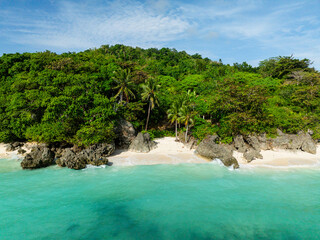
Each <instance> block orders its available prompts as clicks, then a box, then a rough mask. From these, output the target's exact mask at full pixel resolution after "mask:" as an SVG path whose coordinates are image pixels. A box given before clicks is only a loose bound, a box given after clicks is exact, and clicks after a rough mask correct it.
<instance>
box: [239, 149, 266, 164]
mask: <svg viewBox="0 0 320 240" xmlns="http://www.w3.org/2000/svg"><path fill="white" fill-rule="evenodd" d="M243 157H244V158H245V159H246V160H247V162H251V161H253V160H255V159H257V158H260V159H262V158H263V157H262V155H261V154H260V151H258V150H255V149H253V148H248V149H247V150H246V151H245V152H244V153H243Z"/></svg>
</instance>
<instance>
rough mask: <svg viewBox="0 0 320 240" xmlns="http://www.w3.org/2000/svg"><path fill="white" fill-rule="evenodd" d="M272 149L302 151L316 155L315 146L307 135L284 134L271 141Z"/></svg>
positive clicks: (300, 133)
mask: <svg viewBox="0 0 320 240" xmlns="http://www.w3.org/2000/svg"><path fill="white" fill-rule="evenodd" d="M279 131H280V130H279ZM272 147H273V148H279V149H291V150H300V149H301V150H302V151H305V152H308V153H312V154H316V151H317V145H316V143H315V141H313V139H312V138H311V136H310V135H309V134H308V133H304V132H299V133H298V134H284V133H282V134H281V135H279V136H278V137H276V138H274V139H272Z"/></svg>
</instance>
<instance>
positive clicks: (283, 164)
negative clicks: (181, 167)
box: [109, 137, 320, 168]
mask: <svg viewBox="0 0 320 240" xmlns="http://www.w3.org/2000/svg"><path fill="white" fill-rule="evenodd" d="M155 141H156V143H157V148H156V149H154V150H152V151H150V152H149V153H136V152H131V151H127V150H117V151H116V152H115V153H114V154H113V155H112V156H110V157H109V161H110V162H112V163H113V165H114V166H130V165H153V164H179V163H208V162H210V161H209V160H207V159H205V158H202V157H200V156H198V155H196V154H195V153H194V150H190V149H189V148H188V147H186V146H184V145H183V144H182V143H180V142H176V141H175V138H172V137H165V138H161V139H156V140H155ZM261 154H262V156H263V159H256V160H254V161H252V162H250V163H247V161H246V160H245V159H244V158H243V154H242V153H239V152H236V151H235V152H234V157H235V158H236V159H237V160H238V162H239V165H240V168H252V167H269V168H275V167H276V168H291V167H297V168H314V167H320V146H318V148H317V154H310V153H307V152H303V151H291V150H282V149H275V150H267V151H261Z"/></svg>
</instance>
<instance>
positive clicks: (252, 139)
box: [245, 135, 260, 151]
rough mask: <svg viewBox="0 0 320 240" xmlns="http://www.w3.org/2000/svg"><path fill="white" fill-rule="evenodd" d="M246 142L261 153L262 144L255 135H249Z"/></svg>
mask: <svg viewBox="0 0 320 240" xmlns="http://www.w3.org/2000/svg"><path fill="white" fill-rule="evenodd" d="M245 140H246V142H247V143H248V144H249V145H250V146H251V147H252V148H253V149H255V150H258V151H260V142H259V140H258V137H257V136H255V135H248V136H246V137H245Z"/></svg>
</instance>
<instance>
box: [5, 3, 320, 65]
mask: <svg viewBox="0 0 320 240" xmlns="http://www.w3.org/2000/svg"><path fill="white" fill-rule="evenodd" d="M319 13H320V0H308V1H307V0H306V1H298V0H291V1H289V0H255V1H253V0H211V1H204V0H198V1H191V0H186V1H178V0H175V1H169V0H122V1H120V0H110V1H107V0H90V1H89V0H87V1H86V0H84V1H81V0H77V1H76V0H73V1H72V0H0V55H2V54H3V53H12V52H26V51H28V52H35V51H44V50H50V51H55V52H58V53H61V52H65V51H82V50H85V49H88V48H95V47H100V46H101V45H103V44H110V45H113V44H117V43H121V44H125V45H130V46H139V47H143V48H148V47H157V48H161V47H169V48H176V49H177V50H185V51H187V52H188V53H191V54H194V53H200V54H201V55H202V56H203V57H209V58H211V59H213V60H218V59H222V61H223V62H224V63H230V64H232V63H234V62H243V61H246V62H248V63H250V64H252V65H254V66H256V65H257V64H258V63H259V61H261V60H263V59H266V58H269V57H275V56H289V55H291V54H293V56H294V57H297V58H309V59H311V60H312V61H313V62H314V64H313V66H314V67H315V68H317V69H318V70H320V14H319Z"/></svg>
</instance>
